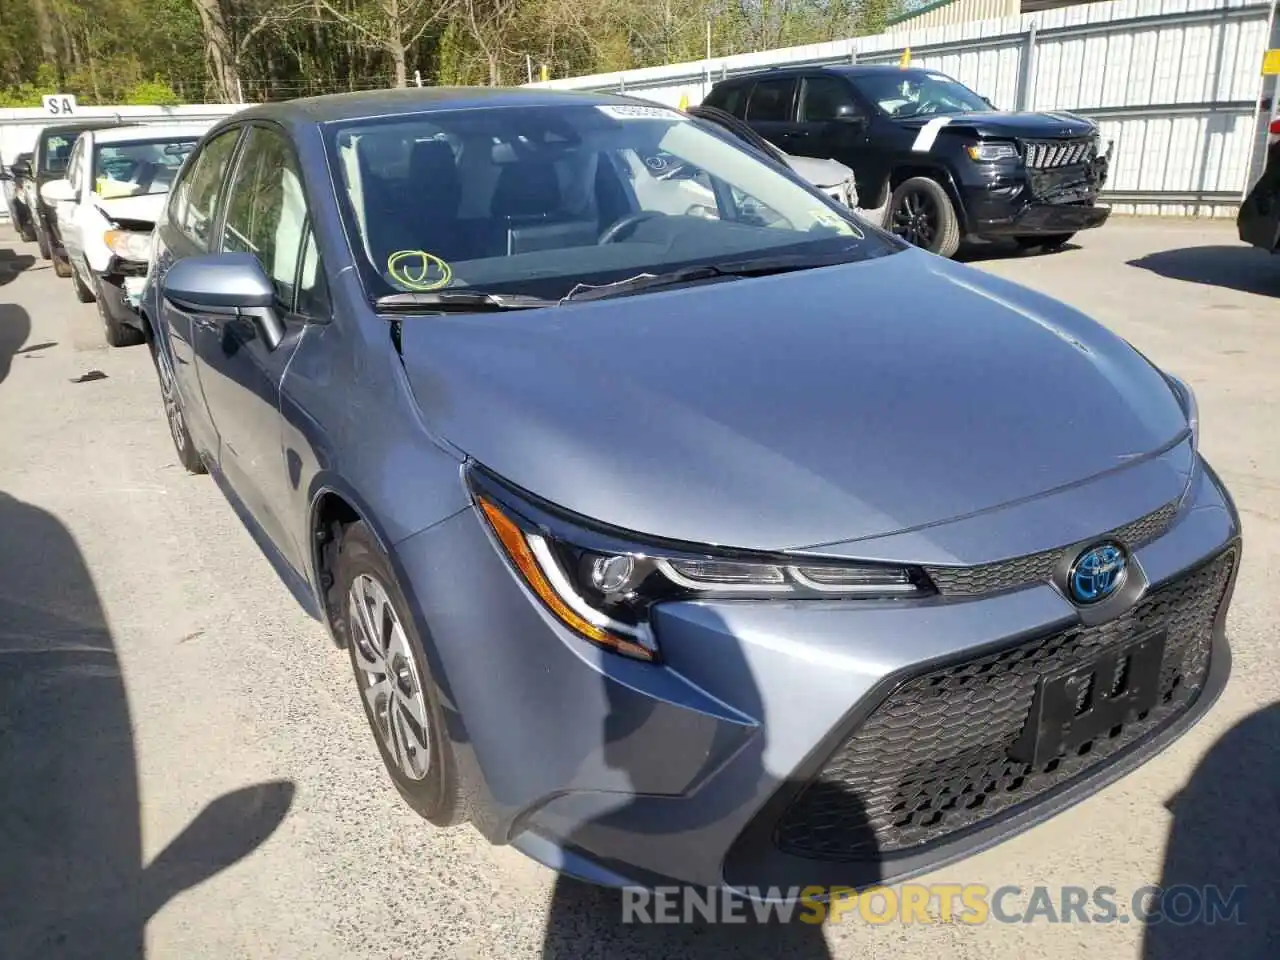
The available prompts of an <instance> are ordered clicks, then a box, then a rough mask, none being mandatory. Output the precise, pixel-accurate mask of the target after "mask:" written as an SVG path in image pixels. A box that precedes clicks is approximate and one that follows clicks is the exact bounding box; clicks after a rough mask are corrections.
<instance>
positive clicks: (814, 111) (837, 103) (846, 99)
mask: <svg viewBox="0 0 1280 960" xmlns="http://www.w3.org/2000/svg"><path fill="white" fill-rule="evenodd" d="M852 106H853V96H852V94H850V92H849V87H848V86H847V85H846V84H845V82H844V81H843V80H840V79H838V78H836V77H826V76H818V77H806V78H805V81H804V93H803V95H802V96H801V97H800V111H801V112H800V117H801V119H802V120H806V121H808V122H809V123H816V122H820V121H823V120H834V119H835V118H836V117H837V116H838V115H839V113H838V110H839V108H840V107H852Z"/></svg>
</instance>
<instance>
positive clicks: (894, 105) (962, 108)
mask: <svg viewBox="0 0 1280 960" xmlns="http://www.w3.org/2000/svg"><path fill="white" fill-rule="evenodd" d="M853 83H854V86H856V87H857V88H858V91H859V92H860V93H861V94H862V95H863V96H864V97H866V98H867V99H868V100H870V101H871V102H872V103H874V104H875V105H876V106H877V107H879V108H880V109H881V110H882V111H883V112H884V113H885V114H887V115H888V116H890V117H895V118H897V119H899V120H901V119H903V118H904V117H920V116H930V115H933V114H939V113H981V112H985V111H988V110H990V109H991V104H989V103H987V101H985V100H983V99H982V97H980V96H978V95H977V94H976V93H974V92H973V91H972V90H970V89H969V88H968V87H966V86H965V85H964V84H963V83H960V82H959V81H958V80H952V79H951V78H950V77H948V76H947V75H946V74H942V73H926V72H924V71H911V72H909V73H899V72H898V71H885V72H884V73H868V74H860V75H857V76H855V77H854V78H853Z"/></svg>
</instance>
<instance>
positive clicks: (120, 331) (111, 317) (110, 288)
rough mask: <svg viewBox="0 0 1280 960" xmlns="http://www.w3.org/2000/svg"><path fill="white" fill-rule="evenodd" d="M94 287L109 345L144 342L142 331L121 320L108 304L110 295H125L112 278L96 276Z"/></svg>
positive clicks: (133, 344)
mask: <svg viewBox="0 0 1280 960" xmlns="http://www.w3.org/2000/svg"><path fill="white" fill-rule="evenodd" d="M79 282H80V281H79V278H78V277H77V278H76V283H77V284H78V283H79ZM93 287H94V289H93V298H94V299H95V300H97V301H98V319H99V320H101V321H102V329H103V332H104V333H105V335H106V338H107V346H110V347H133V346H137V345H138V344H139V343H142V341H143V340H145V339H146V338H145V337H144V336H143V335H142V331H141V330H139V329H137V328H136V327H131V326H129V325H128V324H127V323H123V322H121V320H120V318H119V317H117V316H116V315H115V314H114V313H112V312H111V308H110V307H109V306H107V298H108V297H114V298H116V299H117V300H118V299H120V298H121V297H122V296H123V293H122V292H121V290H120V288H119V287H117V286H116V285H115V284H114V283H112V282H111V281H110V280H101V279H96V278H95V279H94V281H93ZM79 292H80V291H79V290H77V291H76V293H77V294H79Z"/></svg>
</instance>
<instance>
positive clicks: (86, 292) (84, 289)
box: [53, 259, 101, 312]
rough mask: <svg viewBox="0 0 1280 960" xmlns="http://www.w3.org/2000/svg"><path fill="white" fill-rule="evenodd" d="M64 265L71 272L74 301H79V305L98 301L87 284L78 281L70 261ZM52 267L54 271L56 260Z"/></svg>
mask: <svg viewBox="0 0 1280 960" xmlns="http://www.w3.org/2000/svg"><path fill="white" fill-rule="evenodd" d="M66 264H67V269H68V270H70V271H71V285H72V286H73V287H74V288H75V291H76V299H77V300H79V301H80V302H81V303H93V301H95V300H97V299H98V296H97V293H96V292H95V291H94V290H93V289H92V288H90V287H89V286H88V284H86V283H85V282H84V281H83V280H81V279H80V274H78V273H76V270H75V268H74V267H73V266H71V261H70V260H68V261H66ZM53 265H54V269H55V270H56V269H57V266H58V261H57V260H56V259H55V260H54V261H53ZM62 275H63V274H61V273H59V274H58V276H62ZM99 312H101V311H99Z"/></svg>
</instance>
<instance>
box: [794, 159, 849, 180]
mask: <svg viewBox="0 0 1280 960" xmlns="http://www.w3.org/2000/svg"><path fill="white" fill-rule="evenodd" d="M787 163H788V164H789V165H790V167H791V169H792V170H794V171H795V172H796V173H797V174H798V175H799V176H801V177H803V178H804V179H805V180H808V181H809V182H810V183H811V184H813V185H814V186H815V187H834V186H836V185H837V184H841V183H844V182H845V181H846V180H848V179H849V178H850V177H852V176H853V171H852V170H850V169H849V168H848V167H846V166H845V165H844V164H843V163H840V161H838V160H823V159H819V158H817V157H795V156H792V155H790V154H787Z"/></svg>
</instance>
